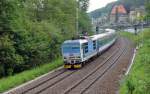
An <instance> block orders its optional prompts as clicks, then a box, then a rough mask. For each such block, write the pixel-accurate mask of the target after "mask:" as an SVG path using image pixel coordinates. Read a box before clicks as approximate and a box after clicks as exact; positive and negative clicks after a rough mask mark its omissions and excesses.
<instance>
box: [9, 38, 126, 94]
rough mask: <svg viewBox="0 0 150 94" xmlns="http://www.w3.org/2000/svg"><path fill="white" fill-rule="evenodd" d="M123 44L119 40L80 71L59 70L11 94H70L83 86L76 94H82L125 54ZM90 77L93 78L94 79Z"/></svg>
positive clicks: (122, 40)
mask: <svg viewBox="0 0 150 94" xmlns="http://www.w3.org/2000/svg"><path fill="white" fill-rule="evenodd" d="M123 43H126V42H125V41H124V39H122V38H121V39H120V40H119V41H118V42H117V43H115V45H114V46H113V47H112V48H110V49H111V50H110V51H107V52H105V53H104V55H101V56H100V57H99V58H98V59H96V60H94V61H92V62H91V63H88V64H87V65H86V66H85V67H83V68H82V69H80V70H65V69H61V70H59V71H57V72H56V73H55V72H54V74H53V75H49V76H47V78H45V79H44V80H42V81H40V82H38V83H36V84H35V85H32V86H31V87H30V86H26V87H25V88H21V89H18V90H16V91H14V92H15V93H14V92H13V94H61V93H62V94H72V93H73V92H72V91H76V90H78V88H80V87H82V86H84V88H80V89H79V91H78V92H77V93H76V94H83V93H84V92H85V91H86V90H87V89H89V88H90V86H91V85H93V84H94V83H95V82H96V81H97V80H98V79H100V78H101V77H103V75H104V74H106V73H107V71H109V69H110V68H111V67H113V66H114V65H115V64H116V62H117V60H118V59H119V58H120V57H121V56H122V55H123V53H125V51H126V49H127V48H126V47H125V46H126V45H123ZM124 47H125V48H124ZM115 49H117V50H115ZM99 62H100V63H99ZM94 63H95V64H94ZM92 77H94V79H93V78H92ZM88 79H92V80H88ZM87 81H90V82H89V83H88V84H86V87H85V85H84V83H85V82H87ZM33 84H34V83H33ZM8 94H12V93H8ZM73 94H74V93H73Z"/></svg>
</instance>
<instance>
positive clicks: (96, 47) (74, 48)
mask: <svg viewBox="0 0 150 94" xmlns="http://www.w3.org/2000/svg"><path fill="white" fill-rule="evenodd" d="M105 31H107V32H106V33H103V34H97V35H93V36H90V37H86V38H84V39H77V40H67V41H65V42H64V43H63V44H62V55H63V59H64V67H65V68H81V67H82V65H83V64H84V63H85V62H86V61H88V60H89V59H91V58H92V57H94V56H96V55H98V54H100V53H101V52H102V51H104V50H106V49H107V48H108V47H110V46H111V45H112V44H113V43H114V42H115V41H116V39H117V35H116V32H115V30H112V29H106V30H105Z"/></svg>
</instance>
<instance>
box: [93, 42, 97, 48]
mask: <svg viewBox="0 0 150 94" xmlns="http://www.w3.org/2000/svg"><path fill="white" fill-rule="evenodd" d="M93 49H94V50H95V49H96V41H93Z"/></svg>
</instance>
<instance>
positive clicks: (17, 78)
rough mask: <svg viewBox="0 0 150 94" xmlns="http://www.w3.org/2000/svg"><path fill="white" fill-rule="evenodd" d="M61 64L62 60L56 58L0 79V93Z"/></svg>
mask: <svg viewBox="0 0 150 94" xmlns="http://www.w3.org/2000/svg"><path fill="white" fill-rule="evenodd" d="M62 65H63V62H62V60H61V59H57V60H55V61H54V62H52V63H49V64H45V65H42V66H40V67H37V68H34V69H32V70H28V71H24V72H22V73H20V74H16V75H14V76H10V77H7V78H3V79H0V93H2V92H4V91H6V90H8V89H10V88H13V87H16V86H18V85H21V84H23V83H25V82H27V81H30V80H32V79H34V78H36V77H38V76H40V75H43V74H45V73H48V72H49V71H52V70H53V69H56V68H58V67H60V66H62Z"/></svg>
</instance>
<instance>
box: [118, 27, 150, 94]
mask: <svg viewBox="0 0 150 94" xmlns="http://www.w3.org/2000/svg"><path fill="white" fill-rule="evenodd" d="M121 35H122V36H125V37H128V38H129V39H131V40H133V41H134V42H135V43H136V44H141V43H142V44H143V45H142V47H141V48H139V50H138V51H137V54H136V58H135V61H134V64H133V67H132V69H131V72H130V73H129V75H128V76H127V77H126V78H125V79H124V80H123V81H122V83H121V88H120V94H150V90H149V88H150V79H149V78H150V74H149V71H150V58H149V56H150V50H149V49H150V29H146V30H145V31H144V32H141V33H139V35H137V36H136V35H134V34H130V33H128V32H122V33H121Z"/></svg>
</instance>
